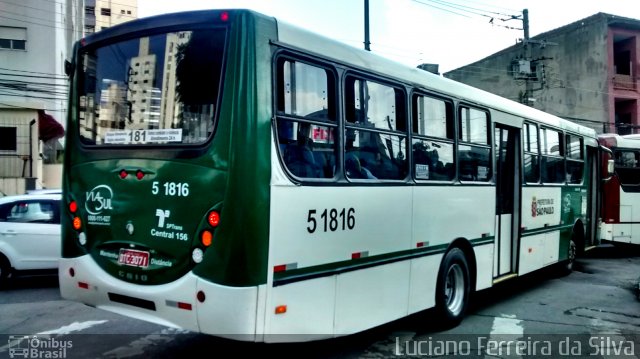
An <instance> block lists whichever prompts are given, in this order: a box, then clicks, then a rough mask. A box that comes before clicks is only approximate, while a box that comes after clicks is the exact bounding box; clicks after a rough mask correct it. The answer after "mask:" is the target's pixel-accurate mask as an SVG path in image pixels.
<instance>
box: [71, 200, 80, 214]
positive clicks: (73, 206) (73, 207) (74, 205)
mask: <svg viewBox="0 0 640 359" xmlns="http://www.w3.org/2000/svg"><path fill="white" fill-rule="evenodd" d="M77 210H78V203H77V202H76V201H71V202H70V203H69V212H71V213H76V211H77Z"/></svg>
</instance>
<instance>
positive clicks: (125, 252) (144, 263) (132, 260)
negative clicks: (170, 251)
mask: <svg viewBox="0 0 640 359" xmlns="http://www.w3.org/2000/svg"><path fill="white" fill-rule="evenodd" d="M118 263H120V264H124V265H127V266H132V267H142V268H147V267H148V266H149V252H145V251H138V250H135V249H124V248H121V249H120V255H118Z"/></svg>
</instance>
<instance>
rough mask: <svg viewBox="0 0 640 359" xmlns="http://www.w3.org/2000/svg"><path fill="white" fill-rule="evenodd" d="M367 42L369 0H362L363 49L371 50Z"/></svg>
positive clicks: (369, 43)
mask: <svg viewBox="0 0 640 359" xmlns="http://www.w3.org/2000/svg"><path fill="white" fill-rule="evenodd" d="M370 45H371V42H369V0H364V49H365V50H367V51H371V47H370Z"/></svg>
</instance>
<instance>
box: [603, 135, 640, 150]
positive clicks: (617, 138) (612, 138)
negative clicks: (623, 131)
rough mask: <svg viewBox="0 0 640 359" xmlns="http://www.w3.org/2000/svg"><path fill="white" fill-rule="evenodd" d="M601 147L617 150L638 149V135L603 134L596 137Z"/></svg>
mask: <svg viewBox="0 0 640 359" xmlns="http://www.w3.org/2000/svg"><path fill="white" fill-rule="evenodd" d="M598 139H599V141H600V142H601V144H602V145H604V146H607V147H610V148H611V147H619V148H640V135H623V136H621V135H618V134H615V133H605V134H601V135H598Z"/></svg>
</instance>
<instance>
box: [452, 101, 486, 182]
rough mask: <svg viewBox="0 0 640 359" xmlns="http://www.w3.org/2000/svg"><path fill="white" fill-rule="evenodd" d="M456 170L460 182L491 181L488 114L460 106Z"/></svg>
mask: <svg viewBox="0 0 640 359" xmlns="http://www.w3.org/2000/svg"><path fill="white" fill-rule="evenodd" d="M459 125H460V132H459V137H460V141H461V143H459V144H458V170H459V177H460V180H462V181H477V182H487V181H489V180H490V179H491V176H492V173H491V147H490V146H489V132H488V131H489V114H488V113H487V112H485V111H482V110H478V109H474V108H470V107H466V106H462V107H460V109H459Z"/></svg>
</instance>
